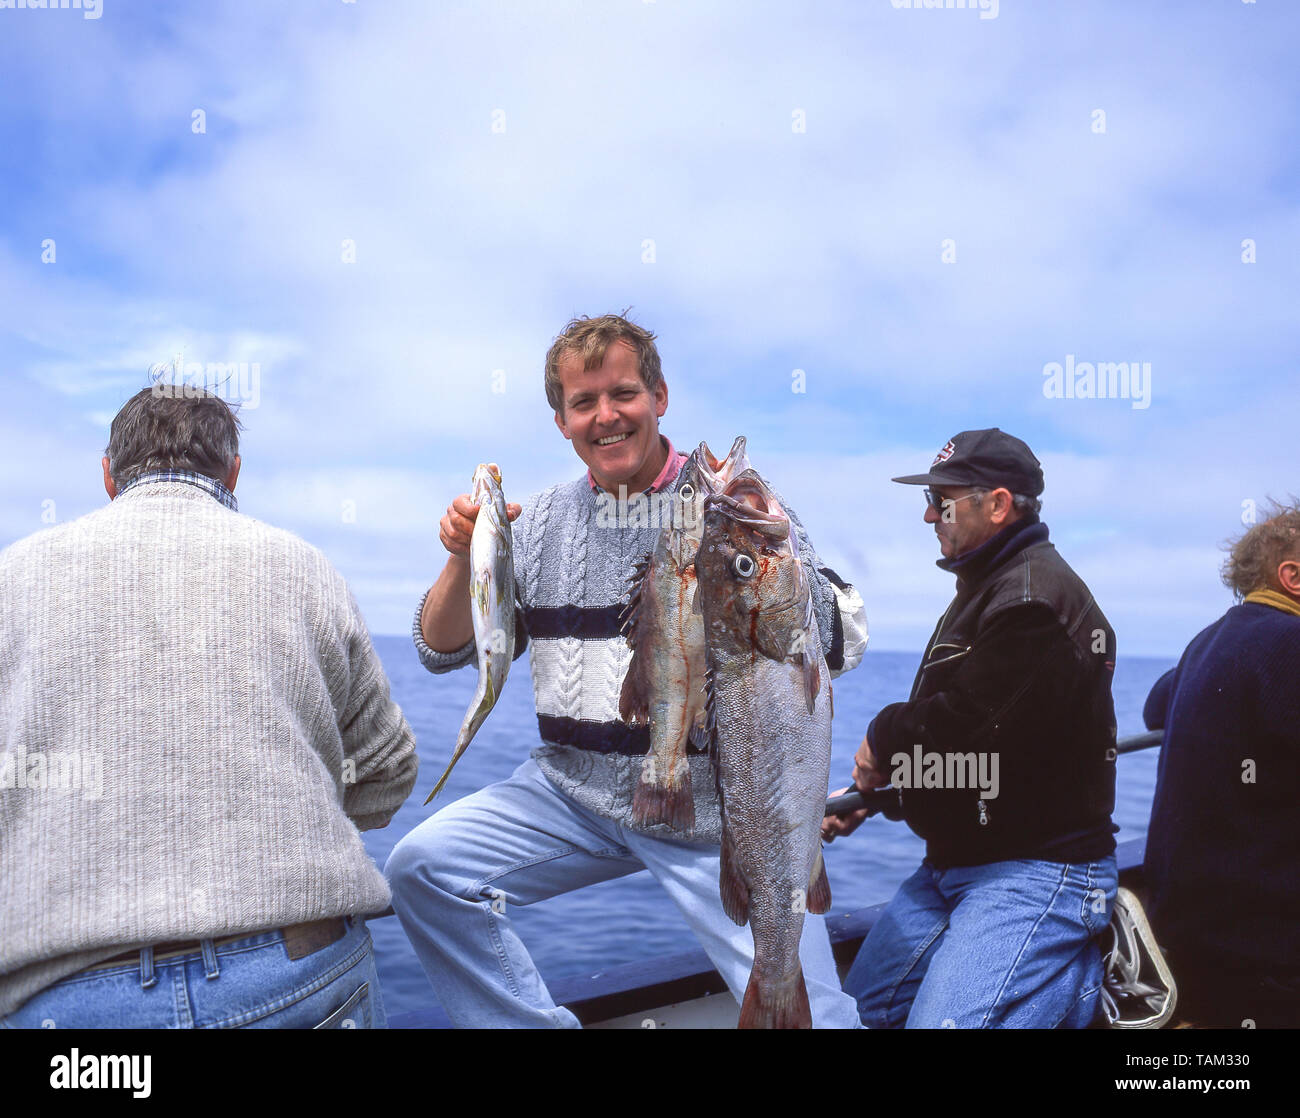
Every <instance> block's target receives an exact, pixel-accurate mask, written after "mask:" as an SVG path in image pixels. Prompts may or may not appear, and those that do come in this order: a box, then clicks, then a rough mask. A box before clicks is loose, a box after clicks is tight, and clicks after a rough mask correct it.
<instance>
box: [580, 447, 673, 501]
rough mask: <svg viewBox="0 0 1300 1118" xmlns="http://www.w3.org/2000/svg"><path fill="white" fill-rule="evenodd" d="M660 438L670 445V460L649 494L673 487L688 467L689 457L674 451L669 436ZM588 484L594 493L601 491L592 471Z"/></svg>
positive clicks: (588, 472)
mask: <svg viewBox="0 0 1300 1118" xmlns="http://www.w3.org/2000/svg"><path fill="white" fill-rule="evenodd" d="M659 437H660V438H661V439H663V441H664V442H665V443H667V444H668V458H667V460H666V461H665V462H664V468H663V469H662V470H660V471H659V476H658V477H657V478H655V479H654V481H652V482H651V483H650V488H649V489H647V490H646V492H647V493H658V492H659V490H661V489H663V488H665V487H666V486H669V485H671V484H672V483H673V482H674V481H675V480H676V478H677V475H678V474H679V473H681V472H682V467H683V466H684V465H686V459H687V457H688V456H687V455H685V454H679V453H678V452H677V451H676V450H675V449H674V447H673V441H672V439H670V438H669V437H668V436H667V435H660V436H659ZM587 484H588V485H590V486H591V488H592V490H593V491H598V490H599V489H600V486H599V485H597V484H596V479H595V478H594V477H592V476H591V471H590V470H588V471H587Z"/></svg>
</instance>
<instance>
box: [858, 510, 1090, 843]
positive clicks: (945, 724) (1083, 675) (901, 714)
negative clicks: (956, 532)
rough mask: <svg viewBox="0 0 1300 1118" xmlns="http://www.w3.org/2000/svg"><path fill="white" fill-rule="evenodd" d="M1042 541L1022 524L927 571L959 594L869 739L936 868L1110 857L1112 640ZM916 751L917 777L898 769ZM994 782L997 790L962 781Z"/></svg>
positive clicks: (1033, 524) (1033, 521) (1084, 593)
mask: <svg viewBox="0 0 1300 1118" xmlns="http://www.w3.org/2000/svg"><path fill="white" fill-rule="evenodd" d="M1047 536H1048V533H1047V525H1045V524H1042V523H1041V522H1039V521H1038V519H1037V518H1036V517H1032V518H1028V519H1021V520H1018V521H1016V522H1015V523H1014V524H1011V525H1009V526H1008V527H1006V528H1004V529H1003V530H1002V531H1001V532H999V533H998V535H996V536H994V537H993V538H992V539H991V540H988V541H987V542H986V543H985V544H983V545H982V546H980V547H979V548H976V549H975V550H974V551H972V552H970V553H968V554H967V555H964V556H960V557H958V558H957V559H955V560H940V561H939V566H941V567H943V568H944V569H945V570H950V571H953V572H954V573H956V574H957V596H956V598H954V599H953V601H952V604H951V605H949V607H948V609H947V610H946V611H945V612H944V615H943V617H942V618H940V619H939V624H938V626H937V627H936V628H935V631H934V635H933V636H932V637H931V638H930V643H929V645H928V646H927V647H926V650H925V655H924V656H923V657H922V660H921V667H920V670H919V671H918V672H917V675H916V681H915V683H914V684H913V685H912V697H911V699H910V700H908V701H907V702H905V703H894V704H892V705H891V706H887V707H885V709H884V710H882V711H881V712H880V713H879V714H878V715H877V716H876V718H875V720H874V721H873V722H872V723H871V725H870V727H868V730H867V737H868V740H869V741H870V743H871V748H872V751H873V753H874V754H875V756H876V758H877V763H878V764H879V765H880V766H881V767H883V768H884V769H885V771H886V772H889V773H891V774H893V775H894V776H895V781H894V783H895V784H907V785H908V786H907V787H904V788H903V790H902V791H901V793H900V798H901V800H902V806H903V818H904V819H906V821H907V823H908V825H909V826H910V827H911V828H912V830H913V831H915V832H916V833H917V834H918V835H920V836H921V837H922V838H923V839H925V840H926V856H927V858H928V860H929V861H930V862H931V863H932V864H933V865H935V866H937V867H944V866H969V865H982V864H985V863H988V862H999V861H1005V860H1008V859H1014V858H1034V859H1041V860H1044V861H1053V862H1091V861H1095V860H1097V859H1099V858H1103V857H1105V856H1106V855H1108V854H1110V853H1112V852H1113V851H1114V849H1115V839H1114V832H1115V827H1114V826H1113V825H1112V823H1111V819H1110V816H1111V812H1112V811H1113V810H1114V806H1115V752H1114V749H1115V708H1114V703H1113V701H1112V699H1111V679H1112V676H1113V674H1114V669H1115V634H1114V631H1113V630H1112V629H1111V627H1110V624H1109V622H1107V620H1106V618H1105V616H1104V615H1103V614H1102V612H1101V610H1100V609H1099V608H1098V607H1097V604H1096V602H1094V601H1093V599H1092V594H1091V593H1090V592H1089V590H1088V588H1087V586H1085V585H1084V583H1083V581H1082V580H1081V579H1080V578H1079V576H1078V575H1076V574H1075V573H1074V571H1072V570H1071V569H1070V567H1069V566H1068V564H1067V563H1066V562H1065V560H1064V559H1062V558H1061V556H1060V554H1059V553H1058V552H1057V550H1056V548H1055V547H1054V546H1053V545H1052V544H1051V543H1049V542H1048V538H1047ZM918 747H919V748H918ZM918 752H919V754H920V760H921V761H922V762H923V764H922V766H921V770H922V771H920V772H916V773H912V772H909V770H910V769H916V768H917V765H916V764H915V762H916V761H917V759H918V758H917V754H918ZM935 754H937V755H938V756H937V757H934V756H932V755H935ZM981 764H982V765H983V769H982V770H981V769H980V765H981ZM995 765H996V768H994V766H995ZM940 766H942V768H941V767H940ZM993 775H996V776H997V787H996V788H992V787H991V784H992V781H991V780H987V779H982V780H978V781H977V780H976V779H972V777H974V776H979V777H991V776H993ZM927 776H928V777H929V779H928V780H927V779H926V778H927ZM936 778H938V779H939V780H940V781H941V783H940V784H939V786H930V787H926V786H920V785H925V784H933V783H934V781H935V779H936ZM962 784H964V785H965V786H964V787H962V786H961V785H962Z"/></svg>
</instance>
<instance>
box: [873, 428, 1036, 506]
mask: <svg viewBox="0 0 1300 1118" xmlns="http://www.w3.org/2000/svg"><path fill="white" fill-rule="evenodd" d="M893 480H894V481H898V482H902V483H903V484H904V485H969V486H971V487H973V488H976V489H1010V490H1011V492H1012V493H1023V494H1024V495H1025V496H1027V497H1037V496H1038V495H1039V494H1040V493H1041V492H1042V491H1043V467H1042V464H1041V463H1040V462H1039V461H1038V459H1037V458H1035V457H1034V452H1033V451H1032V450H1030V449H1029V447H1028V446H1027V445H1026V444H1025V443H1023V442H1022V441H1021V440H1020V439H1018V438H1016V437H1015V435H1008V434H1007V433H1006V432H1005V431H999V430H998V429H997V428H996V427H990V428H988V429H987V430H984V431H962V432H960V433H959V434H956V435H953V437H952V438H951V439H949V440H948V445H947V446H945V447H944V448H943V449H942V450H941V451H939V453H938V454H937V455H935V459H934V461H933V462H931V463H930V472H929V473H928V474H909V475H908V476H907V477H896V478H894V479H893Z"/></svg>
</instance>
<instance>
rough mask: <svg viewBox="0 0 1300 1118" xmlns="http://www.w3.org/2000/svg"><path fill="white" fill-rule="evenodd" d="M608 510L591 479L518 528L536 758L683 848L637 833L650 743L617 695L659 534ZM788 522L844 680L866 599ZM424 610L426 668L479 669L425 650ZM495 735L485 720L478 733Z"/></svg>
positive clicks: (555, 496) (711, 795) (590, 798)
mask: <svg viewBox="0 0 1300 1118" xmlns="http://www.w3.org/2000/svg"><path fill="white" fill-rule="evenodd" d="M679 480H680V475H679V477H678V478H677V479H674V481H673V482H672V483H671V484H670V485H668V486H667V487H666V488H665V492H669V493H675V492H676V488H677V484H678V481H679ZM778 499H779V498H778ZM608 501H609V497H608V495H607V494H603V493H600V492H593V490H592V488H591V485H590V484H589V482H588V480H587V478H586V476H583V477H581V478H578V479H576V480H575V481H571V482H567V483H565V484H563V485H557V486H554V487H552V488H550V489H547V490H546V491H545V492H543V493H541V494H539V495H537V496H534V497H530V498H529V499H528V501H527V502H526V503H525V504H524V506H523V512H522V513H521V514H520V516H519V518H518V519H517V520H516V521H515V522H514V524H513V525H512V528H513V535H514V551H515V579H516V582H517V585H518V594H519V603H520V604H521V605H522V612H523V618H524V624H525V626H526V628H527V631H528V637H529V644H530V654H529V662H530V667H531V670H532V677H533V697H534V700H535V702H536V705H537V721H538V729H539V732H540V736H541V739H542V744H541V745H540V746H538V747H537V748H536V749H535V750H534V751H533V757H534V758H535V759H536V760H537V763H538V766H539V767H540V768H541V770H542V772H543V773H545V775H546V777H547V779H549V780H550V781H551V783H552V784H554V785H555V786H556V787H557V788H558V789H560V791H562V792H564V793H565V794H566V795H568V796H570V797H571V798H572V799H574V800H576V801H577V802H578V803H580V804H581V805H582V806H584V807H586V808H587V809H589V810H590V811H592V812H594V813H595V814H597V815H599V816H602V817H603V818H606V819H611V820H613V821H615V822H617V823H619V824H621V825H622V826H624V827H627V828H629V829H631V830H637V831H640V832H642V833H645V834H652V835H658V836H661V837H664V838H677V839H680V838H682V837H684V836H682V835H681V834H680V833H679V832H677V831H674V830H673V829H672V828H671V827H669V826H668V825H667V824H656V825H654V826H651V827H644V826H641V825H639V824H636V823H634V822H633V819H632V795H633V793H634V791H635V790H636V782H637V780H638V779H639V777H640V772H641V763H642V760H643V758H644V757H645V754H646V750H647V749H648V748H649V733H648V731H647V729H646V728H645V727H644V726H642V727H639V728H630V727H628V726H626V725H625V724H624V723H623V722H622V721H621V720H620V719H619V715H618V699H619V692H620V690H621V689H622V685H623V677H624V676H625V675H626V674H627V667H628V663H629V662H630V661H631V657H632V653H631V649H629V648H628V645H627V641H626V639H625V638H624V637H623V636H622V634H621V633H620V630H619V615H620V613H621V611H622V606H623V602H624V601H625V600H626V598H627V594H628V582H627V580H628V577H629V575H630V574H631V573H632V567H633V564H634V563H635V562H636V561H637V560H639V559H642V558H644V557H645V556H646V555H648V554H649V553H650V552H651V551H652V550H653V548H654V544H655V540H656V539H657V538H658V536H659V532H660V530H661V527H662V523H661V524H656V523H654V521H653V520H652V519H651V518H650V517H645V518H642V522H641V523H639V524H638V523H636V522H635V520H636V518H634V517H628V518H625V519H626V520H627V521H629V522H627V523H618V522H615V523H613V524H611V523H609V521H610V519H611V518H610V517H608V516H606V515H604V512H605V510H606V509H607V507H608ZM782 504H783V505H784V502H782ZM786 508H787V511H789V508H788V506H786ZM791 517H792V520H793V521H794V524H795V527H796V529H797V531H798V533H799V542H800V554H801V556H802V557H803V560H804V562H805V564H806V566H807V567H808V569H809V571H810V573H811V575H812V578H813V585H814V587H815V592H816V595H817V598H816V609H817V623H818V627H819V629H820V631H821V638H822V647H823V648H824V649H825V650H826V654H827V655H826V659H827V666H828V667H829V668H830V669H831V674H832V675H837V674H839V673H840V672H842V671H848V670H849V669H850V668H853V667H856V666H857V664H858V663H859V662H860V661H861V659H862V654H863V651H864V650H865V648H866V643H867V628H866V617H865V612H864V610H863V606H862V599H861V598H860V597H859V596H858V594H857V592H856V591H855V590H854V589H853V587H852V586H849V585H847V584H845V583H843V582H842V581H841V580H840V579H839V577H838V576H837V575H836V574H835V573H834V572H833V571H831V570H829V569H828V568H827V567H825V566H823V565H822V563H821V560H820V559H818V557H817V555H816V552H815V551H814V550H813V548H812V545H811V543H810V542H809V540H808V536H807V533H806V532H805V531H804V529H803V526H802V524H800V523H799V520H798V518H797V517H796V516H794V514H793V513H791ZM426 596H427V594H426ZM423 606H424V602H423V600H421V603H420V606H419V607H418V608H417V609H416V611H415V623H414V626H413V631H412V636H413V638H414V640H415V647H416V650H417V651H418V652H419V655H420V660H421V662H422V663H423V664H424V666H425V667H426V668H428V670H429V671H431V672H435V673H438V672H446V671H450V670H452V669H454V668H459V667H461V666H463V665H465V664H470V663H474V662H476V654H475V645H474V641H473V640H471V641H470V643H469V644H467V645H465V646H464V647H463V648H461V649H458V650H457V651H456V652H450V653H441V652H435V651H434V650H433V649H431V648H430V647H429V646H428V645H427V644H426V643H425V641H424V638H423V635H422V633H421V630H420V614H421V612H422V610H423ZM513 685H514V686H518V683H517V682H514V683H513ZM506 686H507V687H510V686H512V682H511V681H510V680H508V681H507V682H506ZM491 729H492V717H491V715H489V716H488V721H487V723H486V725H485V727H484V729H483V730H481V731H480V733H490V732H491ZM688 762H689V764H690V769H691V785H692V788H693V790H694V793H695V820H696V825H695V832H694V834H693V835H692V836H690V837H691V838H693V839H694V840H695V841H698V842H709V843H720V842H721V841H722V837H721V836H722V822H721V816H720V812H719V805H718V801H717V792H716V789H715V781H714V777H713V773H712V770H711V768H710V764H709V759H708V756H707V754H706V753H703V752H701V751H699V750H697V749H696V748H695V747H694V746H690V747H688Z"/></svg>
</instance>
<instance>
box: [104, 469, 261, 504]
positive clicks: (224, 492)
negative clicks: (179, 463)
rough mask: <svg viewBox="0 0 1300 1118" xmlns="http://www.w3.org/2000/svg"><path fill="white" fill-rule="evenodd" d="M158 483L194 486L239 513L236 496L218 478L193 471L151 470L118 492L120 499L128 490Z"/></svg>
mask: <svg viewBox="0 0 1300 1118" xmlns="http://www.w3.org/2000/svg"><path fill="white" fill-rule="evenodd" d="M157 481H180V482H184V483H185V484H186V485H193V486H195V487H197V488H199V489H202V490H203V492H204V493H206V494H207V495H208V496H209V497H214V498H216V499H217V500H218V501H220V502H221V503H222V504H223V505H225V506H226V508H228V509H231V510H233V511H234V512H238V511H239V503H238V502H237V501H236V500H235V495H234V494H233V493H232V492H230V490H229V489H227V488H226V487H225V486H224V485H222V484H221V482H219V481H217V479H216V478H211V477H208V476H207V475H206V474H199V473H195V472H194V471H193V470H150V471H149V472H148V473H143V474H140V475H139V476H138V477H133V478H132V479H131V480H130V481H128V482H127V483H126V484H125V485H124V486H122V488H121V489H119V490H118V491H117V495H118V496H119V497H120V496H121V495H122V494H123V493H125V492H126V491H127V490H128V489H134V488H135V487H136V486H137V485H149V484H152V483H153V482H157Z"/></svg>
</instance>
